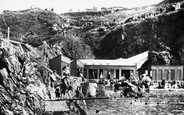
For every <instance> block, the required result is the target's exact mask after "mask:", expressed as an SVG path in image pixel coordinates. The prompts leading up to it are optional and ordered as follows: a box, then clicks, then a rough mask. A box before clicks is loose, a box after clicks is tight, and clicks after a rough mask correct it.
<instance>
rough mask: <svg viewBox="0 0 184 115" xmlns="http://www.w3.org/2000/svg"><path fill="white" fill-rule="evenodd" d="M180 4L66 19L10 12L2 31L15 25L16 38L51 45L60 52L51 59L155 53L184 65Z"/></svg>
mask: <svg viewBox="0 0 184 115" xmlns="http://www.w3.org/2000/svg"><path fill="white" fill-rule="evenodd" d="M176 2H177V1H175V2H172V3H171V2H170V1H168V0H165V1H164V2H162V3H160V4H156V5H152V6H144V7H138V8H132V9H128V8H121V9H115V10H112V9H111V10H103V11H86V12H68V13H65V14H61V15H57V14H55V13H54V12H52V11H48V10H42V9H39V8H36V9H27V10H22V11H4V12H3V14H1V15H0V28H1V30H0V31H1V32H2V35H4V36H7V28H8V27H10V38H11V39H13V40H17V41H22V42H23V43H28V44H30V45H32V46H33V47H36V48H38V49H39V47H42V46H43V45H44V44H43V41H45V43H46V44H48V46H49V49H48V51H49V52H54V55H52V56H51V57H50V58H52V57H55V56H57V55H59V54H61V53H62V54H64V55H66V56H68V57H71V59H86V58H101V59H105V58H106V59H107V58H108V59H116V58H120V57H122V58H128V57H130V56H133V55H136V54H139V53H141V52H143V51H147V50H153V51H157V52H160V51H167V52H169V54H170V61H171V64H183V61H184V59H183V56H182V55H183V53H184V52H183V51H184V50H183V33H182V31H183V30H184V28H183V27H184V26H183V18H184V17H183V13H184V12H183V9H182V8H183V6H184V5H183V2H182V1H181V2H180V4H179V8H178V4H177V3H176ZM43 49H44V48H41V49H39V50H43ZM55 51H59V52H60V53H56V52H55ZM48 54H49V53H48ZM52 54H53V53H52Z"/></svg>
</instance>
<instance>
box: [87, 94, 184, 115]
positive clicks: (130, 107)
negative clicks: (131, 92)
mask: <svg viewBox="0 0 184 115" xmlns="http://www.w3.org/2000/svg"><path fill="white" fill-rule="evenodd" d="M86 103H87V108H88V113H89V115H184V97H181V96H172V97H163V96H158V97H142V98H138V99H135V98H130V97H128V98H127V97H122V98H112V99H100V100H99V99H98V100H87V101H86Z"/></svg>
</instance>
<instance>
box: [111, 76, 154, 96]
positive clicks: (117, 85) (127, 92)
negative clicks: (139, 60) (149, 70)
mask: <svg viewBox="0 0 184 115" xmlns="http://www.w3.org/2000/svg"><path fill="white" fill-rule="evenodd" d="M110 84H111V87H113V89H114V91H115V92H117V91H118V90H120V91H121V94H122V95H124V96H125V97H129V96H134V97H138V96H142V94H143V93H149V87H150V85H151V78H150V77H149V76H148V75H146V74H143V75H142V76H141V78H140V79H139V80H137V81H135V80H130V79H127V78H126V77H122V78H121V79H120V80H113V79H111V80H110Z"/></svg>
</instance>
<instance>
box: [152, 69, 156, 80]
mask: <svg viewBox="0 0 184 115" xmlns="http://www.w3.org/2000/svg"><path fill="white" fill-rule="evenodd" d="M152 74H153V76H152V79H153V80H157V71H156V70H152Z"/></svg>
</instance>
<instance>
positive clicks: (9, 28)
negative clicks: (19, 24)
mask: <svg viewBox="0 0 184 115" xmlns="http://www.w3.org/2000/svg"><path fill="white" fill-rule="evenodd" d="M8 40H10V27H8Z"/></svg>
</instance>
